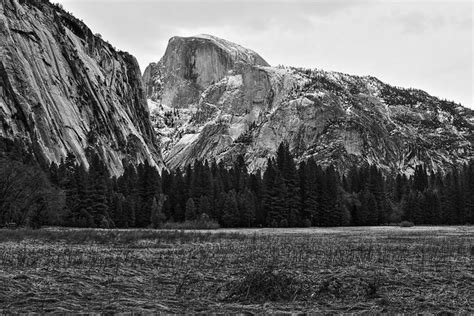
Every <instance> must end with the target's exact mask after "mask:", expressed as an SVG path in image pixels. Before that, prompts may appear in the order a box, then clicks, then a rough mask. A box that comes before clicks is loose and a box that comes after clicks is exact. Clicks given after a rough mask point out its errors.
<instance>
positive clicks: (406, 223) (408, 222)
mask: <svg viewBox="0 0 474 316" xmlns="http://www.w3.org/2000/svg"><path fill="white" fill-rule="evenodd" d="M413 226H415V224H413V222H410V221H403V222H401V223H400V227H413Z"/></svg>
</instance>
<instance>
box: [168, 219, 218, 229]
mask: <svg viewBox="0 0 474 316" xmlns="http://www.w3.org/2000/svg"><path fill="white" fill-rule="evenodd" d="M220 227H221V226H220V225H219V223H217V222H216V221H215V220H212V219H209V220H194V221H184V222H167V223H164V224H163V226H162V228H163V229H218V228H220Z"/></svg>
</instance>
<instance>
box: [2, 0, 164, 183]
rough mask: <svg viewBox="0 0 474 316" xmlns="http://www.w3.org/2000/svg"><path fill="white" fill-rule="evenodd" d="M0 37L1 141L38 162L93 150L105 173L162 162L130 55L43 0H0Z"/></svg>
mask: <svg viewBox="0 0 474 316" xmlns="http://www.w3.org/2000/svg"><path fill="white" fill-rule="evenodd" d="M0 42H1V47H0V49H1V55H0V57H1V60H0V121H1V122H0V142H1V143H3V144H6V143H14V144H16V146H22V147H23V149H24V150H25V151H28V152H30V153H31V154H32V155H33V156H34V157H35V158H36V159H38V160H39V161H41V162H45V163H49V162H51V161H56V162H58V161H60V159H61V158H64V157H65V156H66V155H67V154H68V153H72V154H74V155H75V156H76V157H77V159H78V160H79V161H80V162H81V163H83V164H84V165H85V166H88V157H89V154H90V152H96V153H98V154H99V155H100V156H101V158H102V159H103V160H104V162H105V163H106V165H107V166H108V167H109V169H110V171H111V172H112V174H120V172H121V170H122V168H123V163H124V161H127V162H130V163H138V162H143V161H145V160H148V161H149V163H150V164H152V165H156V166H158V167H161V166H162V165H163V161H162V158H161V153H160V151H159V143H158V142H157V140H156V137H155V135H154V133H153V129H152V127H151V124H150V120H149V112H148V108H147V104H146V99H145V94H144V91H143V88H142V84H141V74H140V70H139V67H138V64H137V61H136V60H135V58H134V57H133V56H131V55H129V54H128V53H125V52H120V51H117V50H116V49H115V48H113V47H112V46H111V45H110V44H108V43H107V42H105V41H103V40H102V39H101V36H100V35H94V34H92V32H91V31H90V29H88V28H87V26H86V25H85V24H84V23H82V22H81V21H79V20H78V19H76V18H74V17H73V16H72V15H70V14H69V13H67V12H65V11H64V10H63V9H61V8H60V7H59V6H57V5H53V4H51V3H50V2H49V1H46V0H2V1H1V6H0ZM6 147H8V146H5V145H4V146H1V148H4V150H5V148H6Z"/></svg>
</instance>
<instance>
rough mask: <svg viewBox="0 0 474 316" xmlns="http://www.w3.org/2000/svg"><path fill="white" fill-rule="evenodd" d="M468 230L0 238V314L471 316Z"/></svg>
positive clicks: (19, 234) (27, 233)
mask: <svg viewBox="0 0 474 316" xmlns="http://www.w3.org/2000/svg"><path fill="white" fill-rule="evenodd" d="M473 255H474V227H473V226H462V227H461V226H459V227H411V228H399V227H353V228H304V229H230V230H215V231H187V232H183V231H163V230H99V229H96V230H94V229H65V228H48V229H42V230H36V231H31V230H0V313H6V312H127V311H135V312H152V311H159V312H170V313H182V312H198V313H208V312H250V313H275V312H324V313H361V312H421V311H424V312H440V311H452V312H474V302H473V299H472V293H474V269H473V265H472V256H473Z"/></svg>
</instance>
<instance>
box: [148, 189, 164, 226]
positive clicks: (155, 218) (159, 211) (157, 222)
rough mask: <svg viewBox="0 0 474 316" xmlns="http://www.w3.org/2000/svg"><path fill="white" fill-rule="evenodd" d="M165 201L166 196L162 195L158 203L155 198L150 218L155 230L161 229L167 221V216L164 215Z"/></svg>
mask: <svg viewBox="0 0 474 316" xmlns="http://www.w3.org/2000/svg"><path fill="white" fill-rule="evenodd" d="M165 200H166V196H165V195H164V194H160V196H159V198H158V201H157V199H156V198H153V202H152V206H151V217H150V223H151V226H152V227H153V228H159V227H160V226H161V225H162V224H163V223H164V221H165V219H166V216H165V214H164V213H163V204H164V202H165Z"/></svg>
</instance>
